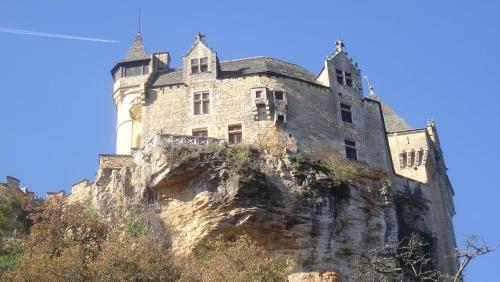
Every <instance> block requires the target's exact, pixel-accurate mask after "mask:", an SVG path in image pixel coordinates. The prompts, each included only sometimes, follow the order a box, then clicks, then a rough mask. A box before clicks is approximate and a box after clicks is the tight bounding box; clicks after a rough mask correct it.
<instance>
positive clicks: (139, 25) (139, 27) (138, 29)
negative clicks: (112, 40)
mask: <svg viewBox="0 0 500 282" xmlns="http://www.w3.org/2000/svg"><path fill="white" fill-rule="evenodd" d="M137 24H138V26H137V34H141V8H139V17H138V22H137Z"/></svg>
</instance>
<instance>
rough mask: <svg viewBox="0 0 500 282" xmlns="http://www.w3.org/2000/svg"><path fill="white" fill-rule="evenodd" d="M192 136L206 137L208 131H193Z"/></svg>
mask: <svg viewBox="0 0 500 282" xmlns="http://www.w3.org/2000/svg"><path fill="white" fill-rule="evenodd" d="M193 136H196V137H207V136H208V130H207V129H193Z"/></svg>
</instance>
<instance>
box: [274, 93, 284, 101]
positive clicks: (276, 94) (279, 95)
mask: <svg viewBox="0 0 500 282" xmlns="http://www.w3.org/2000/svg"><path fill="white" fill-rule="evenodd" d="M274 99H275V100H283V91H274Z"/></svg>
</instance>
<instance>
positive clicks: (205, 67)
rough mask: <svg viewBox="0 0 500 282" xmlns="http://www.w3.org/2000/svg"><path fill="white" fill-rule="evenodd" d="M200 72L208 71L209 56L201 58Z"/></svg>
mask: <svg viewBox="0 0 500 282" xmlns="http://www.w3.org/2000/svg"><path fill="white" fill-rule="evenodd" d="M200 72H208V58H201V59H200Z"/></svg>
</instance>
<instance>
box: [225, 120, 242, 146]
mask: <svg viewBox="0 0 500 282" xmlns="http://www.w3.org/2000/svg"><path fill="white" fill-rule="evenodd" d="M227 131H228V137H229V138H228V139H229V144H238V143H241V140H242V137H243V136H242V130H241V124H236V125H230V126H228V128H227Z"/></svg>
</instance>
